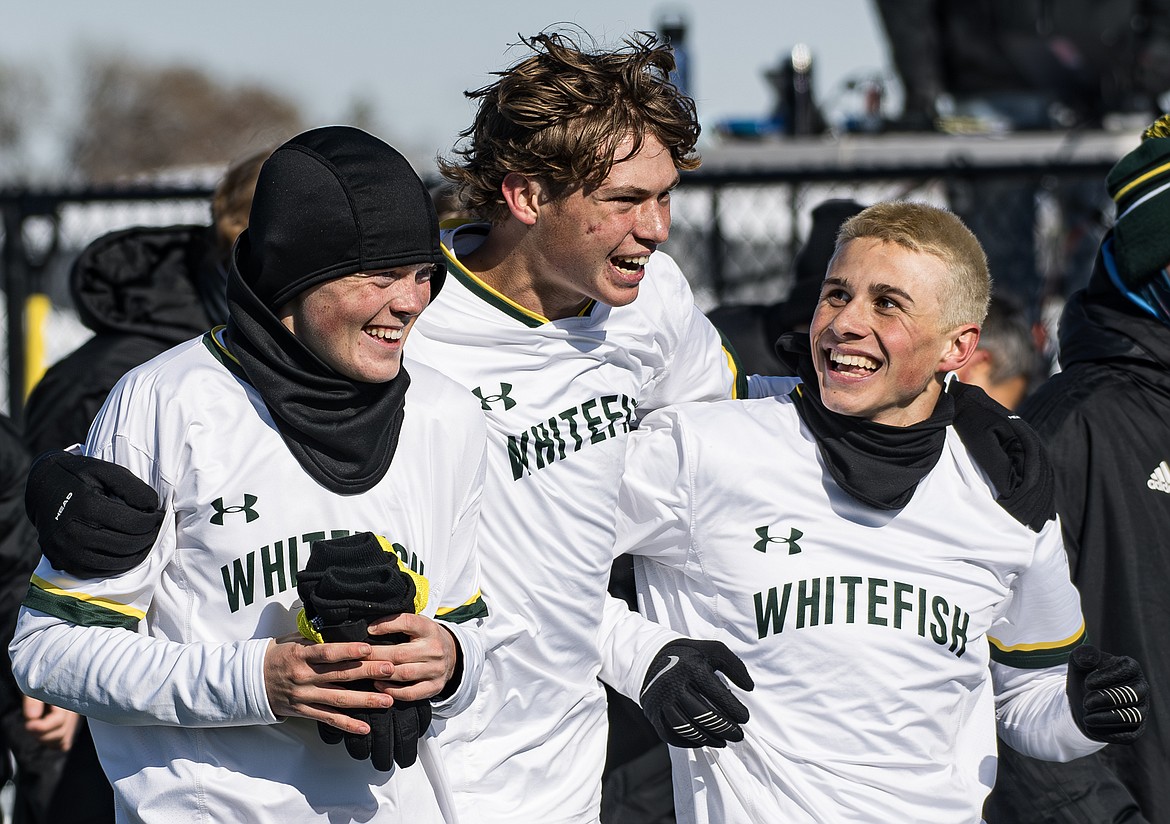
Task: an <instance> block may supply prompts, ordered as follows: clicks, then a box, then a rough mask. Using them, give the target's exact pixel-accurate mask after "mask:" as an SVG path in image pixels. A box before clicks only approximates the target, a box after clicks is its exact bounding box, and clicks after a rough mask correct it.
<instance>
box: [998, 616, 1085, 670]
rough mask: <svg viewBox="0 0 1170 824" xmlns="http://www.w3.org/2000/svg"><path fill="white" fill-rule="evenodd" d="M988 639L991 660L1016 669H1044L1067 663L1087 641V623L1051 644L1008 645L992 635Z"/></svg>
mask: <svg viewBox="0 0 1170 824" xmlns="http://www.w3.org/2000/svg"><path fill="white" fill-rule="evenodd" d="M987 640H988V641H989V642H990V643H991V660H992V661H995V662H996V663H997V664H1004V665H1006V666H1009V667H1015V668H1016V669H1044V668H1045V667H1055V666H1058V665H1060V664H1067V663H1068V657H1069V656H1070V655H1072V651H1073V650H1074V649H1076V648H1077V647H1079V646H1080V645H1081V644H1083V643H1085V640H1086V636H1085V625H1084V622H1082V623H1081V628H1080V629H1079V630H1077V632H1076V633H1075V634H1074V635H1072V636H1070V637H1068V638H1066V639H1064V640H1063V641H1056V642H1055V643H1051V644H1017V645H1015V646H1011V647H1006V646H1004V645H1003V644H1001V643H1000V642H999V641H997V640H996V639H994V638H992V637H991V636H990V635H989V636H987Z"/></svg>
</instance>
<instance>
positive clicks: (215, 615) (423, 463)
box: [13, 334, 485, 824]
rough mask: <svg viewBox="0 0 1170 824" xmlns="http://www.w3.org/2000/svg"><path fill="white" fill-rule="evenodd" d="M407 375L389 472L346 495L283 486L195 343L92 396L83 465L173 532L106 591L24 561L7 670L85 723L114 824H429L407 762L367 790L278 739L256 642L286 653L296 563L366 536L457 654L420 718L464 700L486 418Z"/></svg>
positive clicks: (245, 391) (295, 474)
mask: <svg viewBox="0 0 1170 824" xmlns="http://www.w3.org/2000/svg"><path fill="white" fill-rule="evenodd" d="M406 368H407V371H408V372H409V374H410V377H411V383H410V387H409V389H408V391H407V394H406V407H405V416H404V421H403V425H402V430H401V435H400V438H399V441H398V448H397V452H396V453H395V456H394V461H393V463H392V464H391V466H390V468H389V471H388V472H387V473H386V476H385V478H384V479H383V480H382V481H381V482H379V483H378V485H377V486H375V487H374V488H373V489H372V490H370V491H369V492H366V493H363V494H358V495H338V494H334V493H333V492H330V491H328V490H327V489H325V488H324V487H322V486H320V485H318V484H317V483H316V482H315V481H314V480H313V479H312V478H311V477H309V476H308V475H307V474H306V473H305V472H304V471H303V470H302V469H301V467H300V466H299V465H298V463H297V462H296V460H295V458H294V457H293V456H292V454H291V453H290V452H289V450H288V448H287V447H286V445H285V443H284V441H283V440H282V439H281V436H280V434H279V432H278V430H277V429H276V427H275V425H274V424H273V422H272V419H271V417H270V416H269V414H268V411H267V409H266V407H265V406H264V403H263V401H262V400H261V398H260V396H259V395H258V394H257V393H256V391H255V390H254V389H253V388H252V387H251V386H249V385H248V384H247V383H246V382H245V381H244V379H243V377H242V373H240V372H239V371H238V365H237V364H235V363H234V362H233V361H232V360H231V358H230V356H228V355H227V354H226V353H225V352H224V351H223V350H222V348H221V346H220V344H219V341H218V340H217V339H213V337H212V335H211V334H208V335H205V336H204V337H203V338H202V339H197V340H194V341H190V342H188V343H186V344H182V345H180V346H178V347H175V348H174V349H171V350H170V351H169V352H166V353H164V354H163V355H160V356H159V357H158V358H156V359H154V360H153V361H150V362H149V363H147V364H145V365H143V366H141V367H139V368H137V369H135V370H133V371H132V372H130V373H129V374H128V375H127V376H126V377H124V378H123V379H122V380H121V381H120V382H119V384H118V385H117V386H116V387H115V389H114V390H113V392H112V393H111V395H110V398H109V399H108V400H107V401H106V404H105V406H104V407H103V408H102V411H101V413H100V414H99V416H98V418H97V420H96V421H95V423H94V425H93V428H92V429H91V431H90V435H89V440H88V442H87V444H86V452H87V453H88V454H91V455H94V456H96V457H99V458H102V459H105V460H109V461H114V462H116V463H119V464H122V465H123V466H126V467H129V468H130V469H131V470H132V471H133V472H134V473H135V474H136V475H138V476H139V477H141V478H143V479H144V480H145V481H146V482H147V483H149V484H150V485H151V486H153V487H154V488H155V489H156V490H157V491H158V492H159V495H160V498H161V500H162V501H163V503H164V505H165V508H166V516H167V520H166V521H164V523H170V524H173V528H171V529H166V528H164V529H163V530H162V532H161V533H160V536H159V539H158V542H157V543H156V545H155V546H154V548H153V549H152V550H151V553H150V555H149V556H148V557H147V559H146V560H145V561H144V562H143V563H142V564H141V565H139V566H138V567H136V568H135V569H133V570H130V571H129V572H126V573H124V574H122V575H119V576H116V577H111V578H106V579H86V580H78V579H75V578H72V577H70V576H68V575H65V574H64V573H61V572H58V571H56V570H54V569H53V568H52V567H51V566H50V565H49V564H48V562H47V561H45V560H43V559H42V561H41V564H40V566H39V567H38V568H37V571H36V573H35V576H34V578H33V586H32V587H31V588H30V590H29V596H28V598H27V599H26V601H25V608H24V609H23V610H22V612H21V618H20V626H19V629H18V631H17V635H16V640H15V642H14V645H13V650H14V660H15V668H16V670H17V672H18V674H19V677H20V678H21V680H22V683H27V684H30V685H32V687H33V690H32V694H35V695H37V696H38V697H42V698H44V699H45V700H47V701H51V702H52V703H54V704H59V705H62V706H65V707H68V708H69V709H72V710H75V711H77V712H80V713H83V714H85V715H88V716H90V717H91V719H93V723H92V726H93V737H94V741H95V743H96V745H97V748H98V752H99V754H100V756H101V759H102V763H103V766H104V768H105V771H106V773H107V775H108V776H109V778H110V780H111V782H112V783H113V786H114V795H115V800H116V803H117V809H118V820H119V821H146V822H165V823H166V824H171V822H175V821H205V822H227V821H244V820H247V821H249V822H273V824H289V822H303V821H323V822H337V821H340V820H345V821H351V820H353V821H371V820H374V819H375V816H376V817H377V820H378V821H404V822H405V821H410V822H416V821H438V820H441V819H440V817H439V810H438V808H437V806H436V797H435V795H434V793H433V792H432V791H431V787H430V785H429V784H428V780H427V776H426V774H425V772H424V770H423V768H422V765H421V761H420V762H416V763H415V764H414V765H413V766H412V767H410V768H408V769H398V768H396V769H394V770H393V771H391V772H379V771H377V770H375V769H374V768H373V766H372V765H371V764H370V762H369V761H358V760H355V759H353V758H351V757H350V756H349V755H348V753H347V752H346V751H345V748H344V746H342V745H337V746H329V745H326V744H325V743H323V742H322V741H321V740H320V738H319V736H318V733H317V727H316V722H314V721H310V720H306V719H302V718H288V719H285V720H283V721H281V720H279V719H277V718H276V717H275V716H274V715H273V713H272V710H271V708H270V707H269V705H268V699H267V696H266V694H265V688H264V677H263V660H264V653H265V650H266V648H267V647H268V644H269V640H268V639H270V638H273V637H276V638H280V637H285V636H288V635H291V634H295V633H296V618H297V613H298V611H299V608H300V601H299V599H298V597H297V591H296V573H297V571H298V570H299V569H302V568H303V567H304V564H305V562H306V560H307V559H308V555H309V547H310V543H311V542H312V541H314V540H320V539H322V538H326V537H337V536H341V535H347V534H350V533H352V532H360V531H367V530H368V531H371V532H374V533H377V534H380V535H384V536H385V537H386V538H388V539H389V540H390V541H391V542H392V543H393V544H394V547H395V549H396V551H397V552H398V554H399V556H400V557H401V558H403V560H404V561H405V562H406V563H407V564H408V565H409V566H410V567H411V568H412V569H414V570H415V571H416V572H419V573H422V574H423V575H425V576H426V577H427V578H428V579H429V582H430V598H429V602H428V605H427V607H426V609H425V610H424V614H426V615H430V616H436V615H437V616H438V617H440V618H446V619H448V620H449V621H451V622H452V623H451V624H450V626H451V628H452V630H453V631H454V632H455V633H456V635H457V636H458V638H459V641H460V645H461V647H462V650H463V654H464V676H463V680H462V682H461V684H460V686H459V688H458V690H457V691H456V693H455V695H453V696H452V697H451V698H449V699H447V700H446V701H444V702H438V703H436V704H435V714H436V715H438V716H442V715H446V714H449V713H452V712H457V711H459V710H460V709H462V708H464V707H466V706H467V705H468V704H469V703H470V701H471V698H472V697H473V694H474V690H475V685H476V683H477V681H478V678H479V674H480V670H481V668H482V661H483V646H482V640H481V638H480V637H479V629H478V626H477V625H478V624H479V619H480V618H481V617H482V615H483V614H484V612H485V608H484V605H483V602H482V601H481V599H480V597H479V584H478V578H477V576H478V570H477V566H476V558H475V529H476V525H477V521H478V515H479V508H480V500H481V495H482V480H483V473H484V445H485V440H484V425H483V418H482V415H481V414H480V412H479V410H478V408H477V407H476V405H475V403H474V402H473V400H474V399H471V398H468V396H467V393H466V391H465V390H464V389H463V388H462V387H460V386H457V385H456V384H454V383H452V382H451V381H449V380H447V379H446V378H444V377H442V376H441V375H439V374H438V373H436V372H434V371H433V370H431V369H429V368H428V367H426V366H423V365H421V364H415V363H410V362H407V364H406ZM278 722H279V723H278ZM420 743H421V742H420Z"/></svg>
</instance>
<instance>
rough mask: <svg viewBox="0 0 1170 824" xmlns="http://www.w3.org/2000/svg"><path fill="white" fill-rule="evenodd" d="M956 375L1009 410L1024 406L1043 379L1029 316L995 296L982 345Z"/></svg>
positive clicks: (984, 330) (980, 333)
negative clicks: (980, 389) (1029, 394)
mask: <svg viewBox="0 0 1170 824" xmlns="http://www.w3.org/2000/svg"><path fill="white" fill-rule="evenodd" d="M956 374H957V375H958V376H959V380H961V381H962V382H963V383H970V384H974V385H975V386H978V387H980V388H982V389H983V391H984V392H986V393H987V395H988V397H990V398H991V399H992V400H993V401H995V402H996V403H998V404H1000V405H1001V406H1003V407H1005V408H1006V409H1009V410H1015V409H1017V408H1018V407H1019V405H1020V404H1021V403H1023V401H1024V398H1025V397H1026V396H1027V395H1028V392H1029V390H1031V389H1032V388H1033V387H1034V386H1035V385H1036V382H1037V381H1038V380H1039V379H1040V376H1041V357H1040V353H1039V350H1038V349H1037V348H1036V339H1035V336H1034V335H1033V333H1032V327H1031V325H1030V324H1029V323H1028V316H1027V313H1026V312H1024V310H1023V309H1022V308H1021V307H1020V306H1019V305H1018V304H1017V303H1016V302H1015V301H1014V300H1013V299H1012V298H1009V297H1005V296H1003V295H993V296H992V298H991V305H990V306H989V307H988V309H987V319H986V320H984V322H983V326H982V328H981V329H980V332H979V345H978V346H977V347H976V348H975V353H974V354H973V355H971V359H970V360H969V361H967V363H966V364H965V365H964V366H963V367H962V368H961V369H958V370H956Z"/></svg>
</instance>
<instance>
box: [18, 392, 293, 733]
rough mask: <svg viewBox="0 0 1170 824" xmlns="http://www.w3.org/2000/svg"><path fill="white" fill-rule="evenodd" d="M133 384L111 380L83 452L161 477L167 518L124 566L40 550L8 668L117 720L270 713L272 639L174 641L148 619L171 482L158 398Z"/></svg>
mask: <svg viewBox="0 0 1170 824" xmlns="http://www.w3.org/2000/svg"><path fill="white" fill-rule="evenodd" d="M133 395H134V393H133V392H132V391H131V390H129V389H128V385H127V382H126V380H125V379H124V380H123V381H122V382H120V383H119V384H118V386H117V387H115V389H114V391H113V392H112V393H111V395H110V397H109V399H108V400H107V402H106V404H105V406H104V407H103V408H102V411H101V413H100V414H99V416H98V418H97V420H96V421H95V422H94V426H93V428H92V429H91V430H90V436H89V440H88V442H87V444H86V448H85V452H86V453H87V454H89V455H91V456H92V457H96V458H100V459H102V460H107V461H112V462H114V463H118V464H121V465H122V466H125V467H127V468H128V469H129V470H130V471H131V472H133V473H134V474H135V475H137V476H138V477H139V478H141V479H142V480H143V481H145V482H146V483H147V484H149V485H151V486H152V487H154V489H155V490H156V491H157V492H158V493H159V496H160V499H161V500H162V502H163V507H164V510H165V518H164V520H163V524H164V527H163V528H162V529H161V530H160V531H159V535H158V537H157V539H156V541H155V544H154V546H153V547H152V548H151V551H150V553H149V554H148V555H147V557H146V559H145V560H144V561H143V562H142V563H141V564H139V565H138V566H137V567H135V568H134V569H131V570H128V571H127V572H125V573H122V574H120V575H116V576H111V577H107V578H87V579H79V578H75V577H73V576H70V575H68V574H66V573H63V572H60V571H58V570H55V569H54V568H53V567H52V566H51V565H50V564H49V563H48V561H46V560H45V559H44V558H42V559H41V561H40V563H39V565H38V566H37V569H36V571H35V572H34V573H33V577H32V582H31V584H30V586H29V590H28V594H27V595H26V596H25V601H24V606H23V607H22V608H21V612H20V616H19V619H18V625H17V630H16V636H15V638H14V640H13V643H12V646H11V653H12V659H13V671H14V673H15V675H16V677H17V680H18V682H19V683H20V685H21V688H22V690H24V691H25V692H26V693H27V694H28V695H31V696H33V697H36V698H40V699H41V700H44V701H46V702H48V703H51V704H54V705H56V706H61V707H64V708H66V709H71V710H73V711H75V712H79V713H82V714H84V715H89V716H92V717H94V718H98V719H100V720H103V721H109V722H111V723H116V724H131V725H133V724H139V725H144V724H163V725H177V726H196V727H198V726H232V725H242V724H257V723H275V722H276V721H277V720H278V719H277V718H276V717H275V715H274V714H273V713H272V710H271V708H270V707H269V705H268V698H267V693H266V691H265V688H264V675H263V673H264V655H265V652H266V650H267V647H268V643H269V640H268V639H264V638H261V639H250V640H244V641H233V642H204V643H179V642H175V641H170V640H166V639H161V638H154V637H150V636H148V635H146V634H145V633H144V632H143V631H141V630H142V626H141V625H142V623H143V621H144V619H145V617H146V614H147V612H148V610H149V609H150V605H151V600H152V596H153V593H154V591H155V588H156V586H157V585H158V583H159V581H160V580H161V576H162V575H163V571H164V569H165V568H166V567H167V565H168V563H169V562H170V560H171V558H172V556H173V554H174V551H175V544H176V534H175V531H174V529H173V527H169V526H167V525H169V524H174V523H175V512H174V509H173V507H172V504H171V498H172V495H171V490H172V486H171V484H170V482H169V481H168V480H167V479H166V478H165V477H164V475H165V473H164V472H163V471H162V470H161V468H160V467H159V466H158V464H157V463H156V462H155V461H154V460H153V459H152V458H151V457H150V456H151V455H155V454H158V451H157V449H156V448H154V447H156V446H157V444H155V443H154V442H153V438H154V437H156V435H155V432H156V430H155V428H154V426H153V424H152V423H151V420H152V416H153V415H154V413H155V412H156V411H157V410H156V408H155V406H154V403H155V402H154V400H153V399H152V398H149V395H148V397H134V398H132V396H133Z"/></svg>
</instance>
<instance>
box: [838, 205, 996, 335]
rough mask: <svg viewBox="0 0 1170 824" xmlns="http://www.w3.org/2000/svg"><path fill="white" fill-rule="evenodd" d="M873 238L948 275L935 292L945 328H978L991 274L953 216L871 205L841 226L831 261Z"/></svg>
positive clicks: (928, 209)
mask: <svg viewBox="0 0 1170 824" xmlns="http://www.w3.org/2000/svg"><path fill="white" fill-rule="evenodd" d="M861 238H873V239H874V240H879V241H882V242H884V243H893V244H896V245H898V246H901V247H902V248H904V249H909V250H910V251H912V252H920V253H923V254H928V255H934V256H935V257H936V258H938V259H939V260H941V261H942V262H943V265H944V266H945V267H946V269H947V271H948V272H949V273H950V283H948V284H943V288H942V289H941V290H940V298H941V301H940V302H941V304H942V317H941V318H940V322H941V324H942V326H943V328H944V329H951V328H954V327H956V326H963V325H965V324H968V323H974V324H982V323H983V321H984V320H985V319H986V317H987V307H988V305H989V304H990V302H991V273H990V271H989V270H988V268H987V254H986V253H985V252H984V251H983V246H982V245H980V243H979V240H978V238H976V237H975V235H974V233H972V231H971V230H970V229H968V228H967V226H966V225H965V224H964V223H963V221H962V220H960V219H959V217H958V216H957V215H955V214H954V213H953V212H950V211H948V210H946V209H943V208H940V207H938V206H931V205H929V204H926V203H914V202H911V201H887V202H884V203H876V204H874V205H873V206H870V207H869V208H868V209H865V210H864V211H862V212H860V213H859V214H856V215H854V216H853V217H851V218H849V220H847V221H845V223H843V224H842V225H841V229H840V230H839V231H838V233H837V245H836V250H835V251H834V257H836V255H837V253H839V252H840V251H841V247H843V246H844V245H845V244H846V243H848V242H849V241H851V240H859V239H861Z"/></svg>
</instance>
